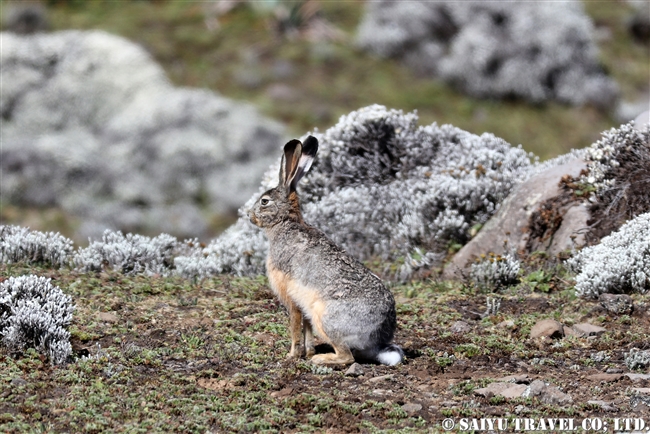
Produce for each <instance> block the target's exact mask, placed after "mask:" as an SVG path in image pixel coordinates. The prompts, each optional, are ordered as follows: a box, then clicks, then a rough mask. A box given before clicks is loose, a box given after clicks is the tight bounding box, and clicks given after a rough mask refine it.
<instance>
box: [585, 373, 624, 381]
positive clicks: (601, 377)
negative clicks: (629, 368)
mask: <svg viewBox="0 0 650 434" xmlns="http://www.w3.org/2000/svg"><path fill="white" fill-rule="evenodd" d="M621 378H623V374H594V375H588V376H587V380H591V381H603V382H605V383H613V382H615V381H618V380H620V379H621Z"/></svg>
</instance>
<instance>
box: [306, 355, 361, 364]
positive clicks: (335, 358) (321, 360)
mask: <svg viewBox="0 0 650 434" xmlns="http://www.w3.org/2000/svg"><path fill="white" fill-rule="evenodd" d="M311 362H312V363H313V364H314V365H349V364H350V363H354V357H352V355H347V354H341V355H339V354H333V353H328V354H316V355H315V356H314V357H312V358H311Z"/></svg>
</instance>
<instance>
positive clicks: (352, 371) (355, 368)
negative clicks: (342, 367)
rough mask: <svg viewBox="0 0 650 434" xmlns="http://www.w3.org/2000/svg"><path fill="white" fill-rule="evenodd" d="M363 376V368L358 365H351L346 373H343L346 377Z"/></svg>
mask: <svg viewBox="0 0 650 434" xmlns="http://www.w3.org/2000/svg"><path fill="white" fill-rule="evenodd" d="M361 375H363V367H362V366H361V365H360V364H358V363H353V364H352V365H351V366H350V367H349V368H348V370H347V371H345V376H346V377H359V376H361Z"/></svg>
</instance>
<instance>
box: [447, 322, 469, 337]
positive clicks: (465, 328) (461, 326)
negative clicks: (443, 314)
mask: <svg viewBox="0 0 650 434" xmlns="http://www.w3.org/2000/svg"><path fill="white" fill-rule="evenodd" d="M470 330H472V326H470V325H469V324H467V323H466V322H465V321H456V322H455V323H453V324H452V325H451V327H449V331H450V332H452V333H457V334H458V333H468V332H469V331H470Z"/></svg>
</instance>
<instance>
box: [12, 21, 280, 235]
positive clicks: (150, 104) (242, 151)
mask: <svg viewBox="0 0 650 434" xmlns="http://www.w3.org/2000/svg"><path fill="white" fill-rule="evenodd" d="M0 45H2V50H0V79H1V80H2V83H3V88H2V92H1V93H0V114H1V116H0V140H1V141H2V147H1V148H0V170H2V183H0V195H1V196H2V198H3V200H4V201H7V202H9V203H14V204H17V205H21V206H56V207H60V208H62V209H63V210H64V211H66V212H67V213H70V214H72V215H74V216H76V217H78V218H79V219H80V220H81V221H82V224H81V225H80V226H79V228H78V231H77V236H78V237H79V238H86V237H88V236H92V237H99V236H101V234H102V233H103V231H104V229H106V228H111V229H113V230H116V229H119V230H122V231H124V232H135V233H142V232H145V231H146V232H153V233H160V232H166V233H173V234H174V235H177V236H179V237H194V236H202V235H205V233H206V230H207V227H208V224H209V217H208V215H209V214H210V213H222V212H231V211H234V210H236V209H237V208H239V207H240V206H241V205H242V204H243V198H246V197H248V196H249V195H250V194H252V193H253V192H254V191H255V190H256V188H257V185H258V183H259V180H260V178H261V176H262V174H263V173H264V170H266V167H268V165H269V164H271V162H272V161H273V160H274V159H275V155H274V154H273V151H274V150H275V146H277V143H278V142H280V141H281V139H280V137H281V136H282V131H283V128H282V127H281V126H280V125H279V124H278V123H276V122H273V121H271V120H269V119H266V118H264V117H263V116H261V115H260V113H259V112H258V111H257V110H256V109H255V108H254V107H253V106H251V105H248V104H243V103H238V102H234V101H232V100H229V99H227V98H224V97H222V96H220V95H217V94H215V93H214V92H211V91H208V90H205V89H191V88H180V87H175V86H173V85H172V83H171V82H170V81H169V80H168V79H167V77H166V76H165V73H164V71H163V69H162V68H161V67H160V66H159V65H158V64H156V63H155V62H154V60H153V59H152V57H151V56H150V55H149V54H148V53H147V52H146V51H145V50H144V49H143V48H142V47H140V46H138V45H136V44H134V43H132V42H130V41H128V40H126V39H124V38H121V37H118V36H115V35H111V34H108V33H106V32H102V31H63V32H53V33H43V34H35V35H30V36H21V35H16V34H13V33H8V32H2V33H0ZM271 155H272V156H271ZM206 209H207V210H208V211H209V212H205V211H206Z"/></svg>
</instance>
